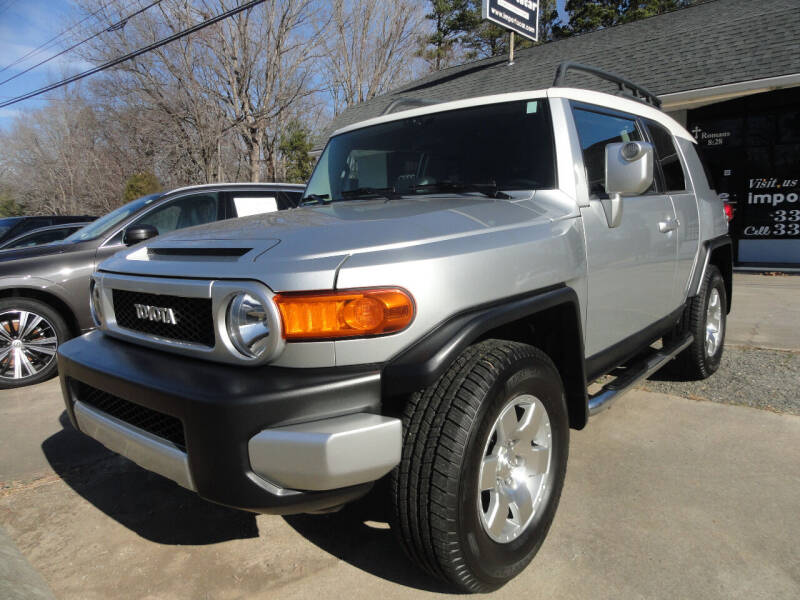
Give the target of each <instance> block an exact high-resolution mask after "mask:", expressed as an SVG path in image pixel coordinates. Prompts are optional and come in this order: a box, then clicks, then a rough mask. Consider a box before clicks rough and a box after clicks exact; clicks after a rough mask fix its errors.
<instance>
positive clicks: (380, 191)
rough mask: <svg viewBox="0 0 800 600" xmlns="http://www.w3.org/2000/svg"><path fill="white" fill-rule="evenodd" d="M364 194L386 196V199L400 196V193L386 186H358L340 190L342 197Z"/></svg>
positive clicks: (357, 196) (354, 196)
mask: <svg viewBox="0 0 800 600" xmlns="http://www.w3.org/2000/svg"><path fill="white" fill-rule="evenodd" d="M364 196H378V197H380V198H386V199H387V200H396V199H397V198H400V194H398V193H397V192H396V191H395V189H394V188H391V187H387V188H373V187H360V188H356V189H354V190H342V198H348V199H353V198H362V197H364Z"/></svg>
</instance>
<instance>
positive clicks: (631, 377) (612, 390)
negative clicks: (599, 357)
mask: <svg viewBox="0 0 800 600" xmlns="http://www.w3.org/2000/svg"><path fill="white" fill-rule="evenodd" d="M693 341H694V336H693V335H692V334H690V333H687V334H686V336H685V337H683V338H681V339H680V340H678V341H677V342H675V343H674V344H672V345H670V346H668V347H666V348H662V349H661V350H653V351H652V353H651V354H649V355H647V356H646V357H645V358H644V359H642V360H641V361H640V362H637V363H634V364H633V365H631V366H630V367H628V372H627V373H625V374H624V375H620V376H619V377H617V378H616V379H615V380H614V381H611V382H610V383H607V384H606V385H604V386H603V389H601V390H600V391H599V392H597V393H596V394H594V395H592V396H589V414H590V415H596V414H597V413H599V412H601V411H603V410H605V409H606V408H608V407H609V406H610V405H611V403H612V402H613V401H614V400H616V399H617V398H619V397H620V396H622V395H623V394H624V393H625V392H627V391H629V390H630V389H631V388H632V387H633V386H635V385H636V384H637V383H639V382H640V381H642V380H643V379H647V378H648V377H650V375H652V374H653V373H655V372H656V371H658V370H659V369H660V368H661V367H663V366H664V365H666V364H667V363H668V362H669V361H671V360H672V359H673V358H675V356H676V355H677V354H679V353H680V352H681V351H682V350H684V349H686V348H687V347H688V346H689V345H690V344H691V343H692V342H693Z"/></svg>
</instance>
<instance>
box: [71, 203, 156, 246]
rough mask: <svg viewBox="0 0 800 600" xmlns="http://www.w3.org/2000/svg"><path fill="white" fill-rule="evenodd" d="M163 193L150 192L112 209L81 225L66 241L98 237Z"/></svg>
mask: <svg viewBox="0 0 800 600" xmlns="http://www.w3.org/2000/svg"><path fill="white" fill-rule="evenodd" d="M162 195H163V194H150V195H149V196H142V197H141V198H137V199H136V200H134V201H132V202H128V203H127V204H125V205H123V206H120V207H119V208H117V209H115V210H112V211H111V212H110V213H108V214H107V215H104V216H102V217H100V218H99V219H97V220H96V221H92V222H91V223H89V224H88V225H87V226H86V227H81V228H80V229H78V231H76V232H75V233H73V234H72V235H70V236H69V237H67V238H65V239H64V242H65V243H69V242H86V241H89V240H94V239H97V238H99V237H100V236H101V235H103V234H104V233H106V232H107V231H108V230H109V229H113V228H114V227H115V226H116V225H119V224H120V223H122V221H124V220H125V219H127V218H128V217H129V216H131V215H132V214H134V213H137V212H139V211H140V210H141V209H142V208H144V207H145V206H147V205H148V204H152V203H153V202H155V201H156V200H158V199H159V198H160V197H161V196H162Z"/></svg>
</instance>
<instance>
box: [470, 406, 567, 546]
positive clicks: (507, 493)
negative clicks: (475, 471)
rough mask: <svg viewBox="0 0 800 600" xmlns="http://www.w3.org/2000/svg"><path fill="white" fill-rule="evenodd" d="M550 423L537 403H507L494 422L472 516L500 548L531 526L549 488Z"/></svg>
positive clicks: (480, 471) (542, 408) (479, 478)
mask: <svg viewBox="0 0 800 600" xmlns="http://www.w3.org/2000/svg"><path fill="white" fill-rule="evenodd" d="M550 450H551V434H550V418H549V417H548V415H547V409H545V407H544V404H542V402H541V401H540V400H539V399H538V398H536V397H534V396H531V395H528V394H525V395H521V396H517V397H515V398H512V399H511V400H510V401H509V402H507V403H506V405H505V406H504V407H503V409H502V410H501V411H500V415H499V416H498V417H497V420H496V421H495V422H494V425H493V426H492V429H491V431H490V433H489V439H488V440H487V441H486V445H485V448H484V452H483V459H482V462H481V466H480V470H479V476H478V514H479V516H480V520H481V524H482V525H483V529H484V531H486V533H487V535H488V536H489V537H490V538H491V539H492V540H494V541H495V542H498V543H501V544H504V543H508V542H511V541H513V540H515V539H516V538H518V537H519V536H520V535H521V534H522V533H523V532H524V531H525V530H526V529H527V528H528V526H529V525H530V524H531V521H532V520H533V517H534V516H535V514H536V510H537V509H538V507H539V505H540V504H541V500H542V497H543V492H544V490H545V489H546V487H547V486H548V485H549V477H548V475H549V473H550V463H551V460H550V455H551V452H550Z"/></svg>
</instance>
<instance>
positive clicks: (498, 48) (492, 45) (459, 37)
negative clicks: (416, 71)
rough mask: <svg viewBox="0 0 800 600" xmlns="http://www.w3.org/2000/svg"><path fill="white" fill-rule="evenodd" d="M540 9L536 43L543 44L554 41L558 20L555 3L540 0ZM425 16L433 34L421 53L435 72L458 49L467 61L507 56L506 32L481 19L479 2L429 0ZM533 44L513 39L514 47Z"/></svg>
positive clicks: (553, 0) (444, 64)
mask: <svg viewBox="0 0 800 600" xmlns="http://www.w3.org/2000/svg"><path fill="white" fill-rule="evenodd" d="M539 6H540V8H539V10H540V13H539V43H543V42H546V41H548V40H550V39H552V38H553V33H554V31H555V30H556V26H557V24H558V20H559V17H558V10H557V8H556V0H540V2H539ZM426 16H427V18H428V19H430V20H432V21H434V33H432V34H431V35H430V36H428V37H426V38H425V39H424V42H425V43H426V45H427V48H426V50H424V51H423V53H422V54H423V56H425V57H426V58H427V59H428V60H429V61H430V62H431V64H432V66H433V68H434V69H435V70H438V69H441V68H443V67H445V66H447V62H448V60H449V59H450V58H451V57H452V56H453V54H454V53H456V51H457V50H461V51H462V52H463V55H464V56H463V58H465V59H467V60H472V59H480V58H488V57H491V56H501V55H503V54H507V53H508V41H509V35H508V30H507V29H505V28H504V27H501V26H500V25H497V24H495V23H493V22H492V21H485V20H483V16H482V1H481V0H431V12H430V13H429V14H428V15H426ZM532 45H534V42H533V41H531V40H529V39H527V38H525V37H523V36H519V35H518V36H515V43H514V48H516V49H520V48H528V47H530V46H532ZM431 46H432V47H431Z"/></svg>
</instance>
